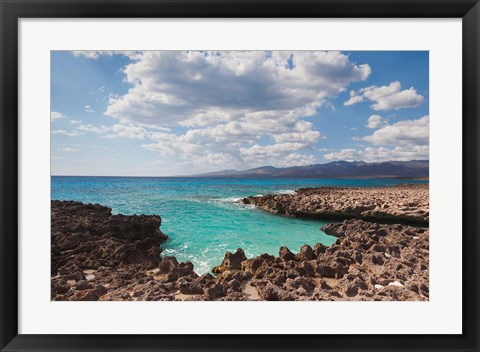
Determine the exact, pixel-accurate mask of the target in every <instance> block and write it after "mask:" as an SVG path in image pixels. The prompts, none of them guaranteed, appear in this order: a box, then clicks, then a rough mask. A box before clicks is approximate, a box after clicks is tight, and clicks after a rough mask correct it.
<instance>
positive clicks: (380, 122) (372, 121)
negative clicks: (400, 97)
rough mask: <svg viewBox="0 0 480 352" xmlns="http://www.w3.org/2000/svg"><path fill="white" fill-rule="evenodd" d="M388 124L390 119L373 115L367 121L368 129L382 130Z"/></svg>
mask: <svg viewBox="0 0 480 352" xmlns="http://www.w3.org/2000/svg"><path fill="white" fill-rule="evenodd" d="M387 123H388V119H384V118H383V117H381V116H380V115H371V116H370V117H369V118H368V120H367V127H368V128H380V127H382V126H385V125H386V124H387Z"/></svg>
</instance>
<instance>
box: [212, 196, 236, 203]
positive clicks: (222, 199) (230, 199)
mask: <svg viewBox="0 0 480 352" xmlns="http://www.w3.org/2000/svg"><path fill="white" fill-rule="evenodd" d="M241 199H243V198H238V197H227V198H214V199H213V200H215V201H217V202H223V203H238V202H239V201H240V200H241Z"/></svg>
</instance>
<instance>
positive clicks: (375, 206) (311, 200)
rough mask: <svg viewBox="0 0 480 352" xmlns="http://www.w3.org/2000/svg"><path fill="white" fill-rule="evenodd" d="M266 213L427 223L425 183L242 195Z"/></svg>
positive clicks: (426, 224)
mask: <svg viewBox="0 0 480 352" xmlns="http://www.w3.org/2000/svg"><path fill="white" fill-rule="evenodd" d="M240 202H241V203H243V204H253V205H255V206H257V207H258V208H260V209H263V210H265V211H267V212H269V213H273V214H279V215H284V216H292V217H300V218H302V217H303V218H316V219H324V220H345V219H359V220H366V221H376V222H384V223H401V224H410V225H413V224H415V225H421V226H428V223H429V196H428V184H427V185H425V184H410V185H396V186H391V187H320V188H300V189H299V190H298V191H297V192H296V193H294V194H267V195H264V196H250V197H246V198H243V199H242V200H241V201H240Z"/></svg>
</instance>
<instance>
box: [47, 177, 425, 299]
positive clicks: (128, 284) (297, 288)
mask: <svg viewBox="0 0 480 352" xmlns="http://www.w3.org/2000/svg"><path fill="white" fill-rule="evenodd" d="M420 188H421V189H423V190H422V191H421V192H420V193H422V194H423V193H424V192H425V189H426V192H427V204H426V210H425V209H424V210H423V211H424V213H423V215H424V217H423V222H422V224H428V185H427V186H426V187H423V188H422V187H420ZM342 189H343V188H342ZM388 189H389V190H393V189H394V188H393V187H390V188H388ZM318 190H319V189H300V190H299V191H298V192H297V193H296V194H293V195H267V196H262V199H267V198H268V199H270V201H271V200H272V199H273V198H271V197H277V198H276V199H280V200H281V204H286V203H285V202H286V200H287V199H289V200H290V202H291V200H293V199H297V198H298V196H299V194H300V195H303V196H308V194H307V193H308V192H310V193H309V194H316V195H318ZM350 190H351V189H350ZM397 190H398V189H397ZM269 197H270V198H269ZM284 197H286V198H284ZM250 198H259V197H248V198H247V199H250ZM307 198H308V197H307ZM420 198H421V197H420ZM269 204H270V203H269ZM292 204H294V203H292ZM310 204H312V203H310ZM51 205H52V277H51V289H52V292H51V294H52V300H89V301H93V300H178V301H183V300H199V301H203V300H428V299H429V292H428V286H429V285H428V268H429V261H428V236H429V230H428V228H421V227H411V226H407V225H405V224H394V225H386V224H380V223H375V222H366V221H363V220H360V219H349V220H344V221H343V222H341V223H334V224H328V225H326V226H324V227H322V230H323V231H324V232H325V233H327V234H329V235H333V236H335V237H337V238H338V239H337V241H336V242H335V243H334V244H333V245H332V246H330V247H325V246H323V245H322V244H320V243H318V244H317V245H315V246H314V247H313V248H312V247H311V246H309V245H304V246H302V247H301V248H300V251H299V253H297V254H294V253H292V252H291V251H290V250H289V249H288V248H286V247H281V248H280V250H279V254H278V256H277V257H275V256H272V255H269V254H262V255H260V256H257V257H255V258H250V259H247V258H246V256H245V254H244V252H243V250H242V249H240V248H239V249H238V250H237V251H236V252H235V253H230V252H227V253H226V254H225V258H224V260H223V261H222V263H221V264H220V265H218V266H217V267H215V268H213V269H212V271H213V273H214V274H215V275H211V274H205V275H201V276H199V275H197V274H196V273H195V271H194V267H193V264H192V263H190V262H184V263H179V262H178V261H177V260H176V258H175V257H161V255H160V254H161V251H162V249H161V243H163V242H164V241H166V240H167V239H168V237H167V236H166V235H165V234H163V233H162V232H161V230H160V227H161V218H160V216H156V215H148V216H147V215H132V216H124V215H112V213H111V209H110V208H106V207H103V206H101V205H98V204H97V205H93V204H83V203H80V202H71V201H52V202H51ZM261 208H262V209H263V207H261ZM285 208H286V209H291V208H289V206H286V207H285ZM272 209H274V208H272ZM275 209H276V208H275ZM345 209H347V208H345ZM354 209H357V208H354ZM398 209H399V208H398V207H397V210H398ZM265 210H267V209H265ZM357 210H358V209H357ZM372 210H374V209H369V210H368V211H372ZM267 211H268V210H267ZM272 212H273V211H272ZM345 212H346V211H345ZM346 213H347V215H348V216H350V214H351V210H348V212H346ZM374 213H375V212H374ZM377 213H378V212H377ZM377 213H375V214H377ZM280 214H282V213H280ZM360 214H361V213H360ZM285 215H286V214H285ZM289 215H290V214H289ZM293 215H294V216H298V213H297V214H293ZM384 217H385V216H384V215H381V216H379V217H378V218H379V219H380V218H384ZM395 219H403V218H401V217H396V218H395ZM425 220H426V221H425Z"/></svg>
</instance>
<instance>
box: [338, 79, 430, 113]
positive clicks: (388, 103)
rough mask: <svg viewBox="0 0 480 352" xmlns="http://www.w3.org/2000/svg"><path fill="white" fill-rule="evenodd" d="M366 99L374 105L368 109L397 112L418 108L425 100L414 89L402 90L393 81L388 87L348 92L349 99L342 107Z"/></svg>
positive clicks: (398, 83)
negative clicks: (393, 110)
mask: <svg viewBox="0 0 480 352" xmlns="http://www.w3.org/2000/svg"><path fill="white" fill-rule="evenodd" d="M365 99H368V100H370V101H373V102H374V103H375V104H373V105H371V106H370V107H371V108H372V109H373V110H392V109H395V110H399V109H403V108H414V107H417V106H419V105H420V104H421V103H422V102H423V101H424V100H425V98H424V97H423V96H422V95H420V94H418V93H417V91H416V90H415V88H413V87H411V88H409V89H405V90H402V86H401V84H400V82H398V81H395V82H392V83H390V84H389V85H388V86H381V87H377V86H370V87H367V88H362V89H360V90H358V91H357V92H355V91H351V92H350V99H349V100H347V101H346V102H345V103H343V105H345V106H350V105H354V104H357V103H360V102H362V101H364V100H365Z"/></svg>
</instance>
